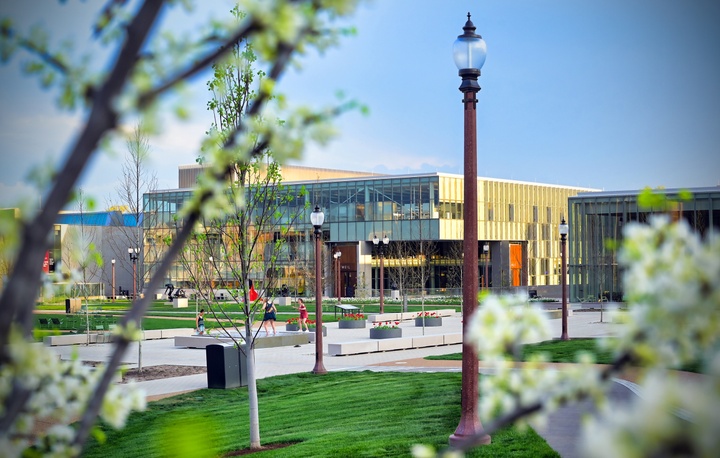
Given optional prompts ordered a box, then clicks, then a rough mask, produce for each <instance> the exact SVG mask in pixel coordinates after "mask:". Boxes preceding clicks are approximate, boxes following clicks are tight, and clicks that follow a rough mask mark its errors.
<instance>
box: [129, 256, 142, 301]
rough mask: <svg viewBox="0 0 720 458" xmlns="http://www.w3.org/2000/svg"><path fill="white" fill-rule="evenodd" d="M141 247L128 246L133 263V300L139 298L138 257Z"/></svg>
mask: <svg viewBox="0 0 720 458" xmlns="http://www.w3.org/2000/svg"><path fill="white" fill-rule="evenodd" d="M139 252H140V248H128V254H129V255H130V260H131V261H132V263H133V300H135V299H136V298H137V259H138V253H139Z"/></svg>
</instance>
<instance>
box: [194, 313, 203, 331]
mask: <svg viewBox="0 0 720 458" xmlns="http://www.w3.org/2000/svg"><path fill="white" fill-rule="evenodd" d="M203 315H205V309H200V313H199V314H198V316H196V317H195V329H197V332H198V335H203V334H205V319H204V318H203Z"/></svg>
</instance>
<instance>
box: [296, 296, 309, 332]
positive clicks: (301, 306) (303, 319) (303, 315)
mask: <svg viewBox="0 0 720 458" xmlns="http://www.w3.org/2000/svg"><path fill="white" fill-rule="evenodd" d="M297 301H298V306H297V307H295V308H296V309H298V311H299V312H300V319H299V320H298V324H299V325H300V330H301V331H308V332H309V331H310V327H309V326H308V323H307V320H308V311H307V307H305V302H304V301H303V300H302V299H301V298H298V300H297ZM303 325H305V329H303Z"/></svg>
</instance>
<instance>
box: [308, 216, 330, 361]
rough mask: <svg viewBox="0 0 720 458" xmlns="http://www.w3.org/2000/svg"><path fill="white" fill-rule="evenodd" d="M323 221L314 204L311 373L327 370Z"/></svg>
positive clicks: (311, 220) (323, 218) (312, 217)
mask: <svg viewBox="0 0 720 458" xmlns="http://www.w3.org/2000/svg"><path fill="white" fill-rule="evenodd" d="M324 221H325V214H324V213H323V212H321V211H320V207H318V206H317V205H316V206H315V210H314V211H313V212H312V213H310V222H311V223H312V225H313V228H315V367H314V368H313V370H312V372H313V374H327V370H326V369H325V366H324V365H323V345H322V271H321V269H320V257H321V256H322V252H321V243H322V240H321V237H322V231H321V230H320V227H321V226H322V224H323V222H324Z"/></svg>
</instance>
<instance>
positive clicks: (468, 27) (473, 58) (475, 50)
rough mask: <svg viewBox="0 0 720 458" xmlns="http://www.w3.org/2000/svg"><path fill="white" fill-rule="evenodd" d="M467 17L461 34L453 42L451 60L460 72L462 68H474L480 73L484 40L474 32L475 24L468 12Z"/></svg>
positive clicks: (484, 50) (484, 55)
mask: <svg viewBox="0 0 720 458" xmlns="http://www.w3.org/2000/svg"><path fill="white" fill-rule="evenodd" d="M467 17H468V20H467V22H466V23H465V26H464V27H463V34H462V35H458V37H457V40H455V43H454V44H453V60H454V61H455V65H456V66H457V68H458V70H460V72H461V73H462V72H463V71H464V70H474V71H477V74H478V75H480V69H481V68H482V66H483V64H485V57H486V55H487V46H486V45H485V40H483V38H482V37H481V36H480V35H478V34H477V33H475V25H474V24H473V23H472V21H471V20H470V13H468V14H467Z"/></svg>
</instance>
